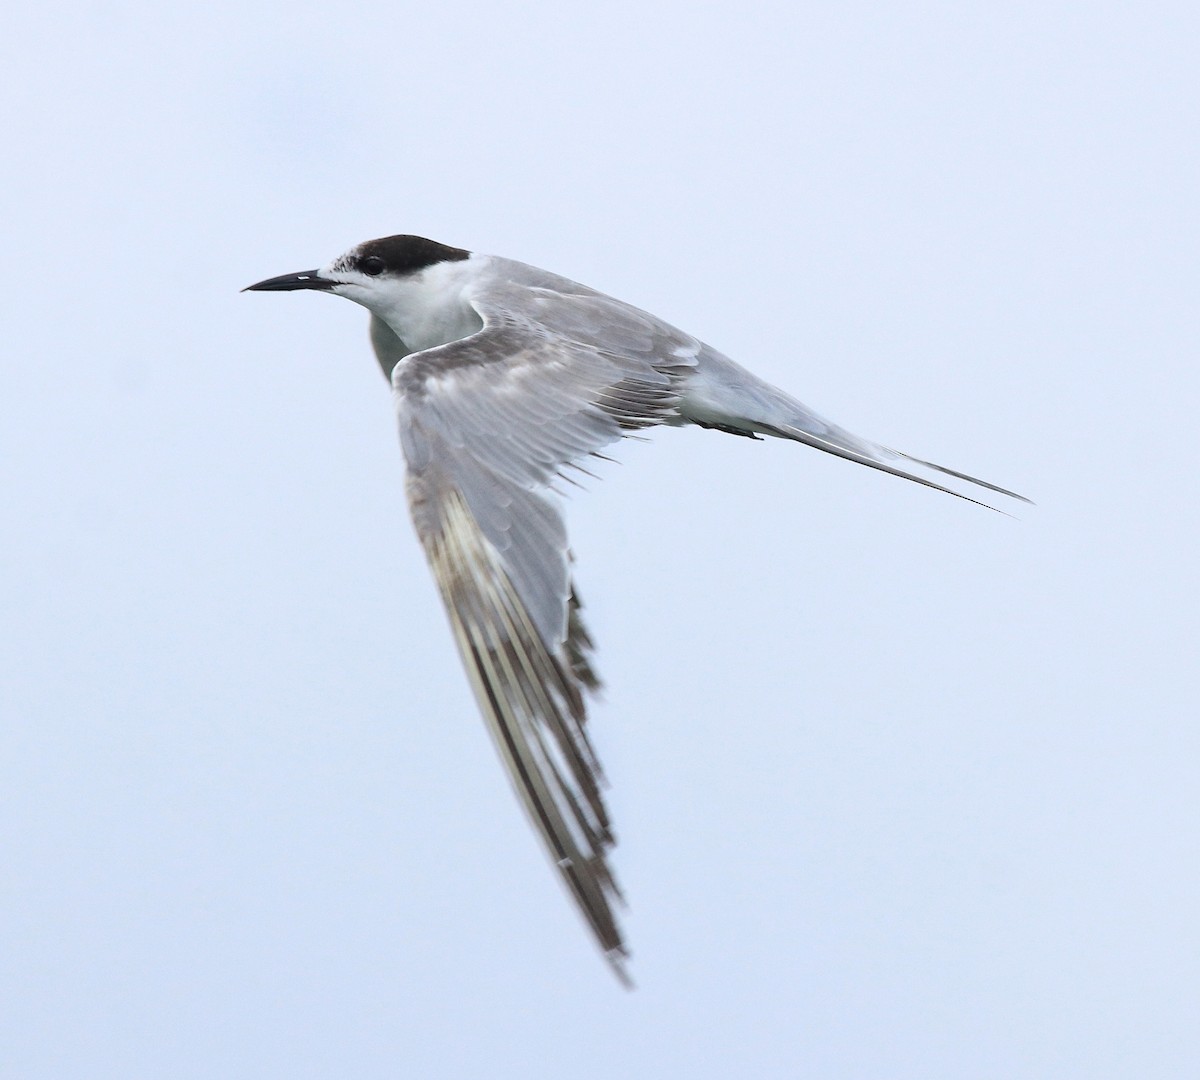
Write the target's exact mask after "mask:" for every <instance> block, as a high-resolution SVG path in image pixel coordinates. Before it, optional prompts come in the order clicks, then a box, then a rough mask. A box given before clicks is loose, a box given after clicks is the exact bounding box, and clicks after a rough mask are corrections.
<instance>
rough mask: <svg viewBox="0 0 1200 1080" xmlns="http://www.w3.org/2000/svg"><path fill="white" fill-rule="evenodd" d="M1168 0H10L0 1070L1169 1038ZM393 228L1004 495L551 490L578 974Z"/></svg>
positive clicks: (1104, 1046)
mask: <svg viewBox="0 0 1200 1080" xmlns="http://www.w3.org/2000/svg"><path fill="white" fill-rule="evenodd" d="M1198 32H1200V18H1198V16H1197V14H1196V9H1195V6H1194V5H1192V4H1186V5H1185V4H1182V3H1180V4H1175V5H1171V4H1162V3H1158V4H1156V3H1151V4H1148V5H1147V4H1140V5H1133V4H1115V3H1112V4H1108V3H1101V4H1095V3H1091V4H1084V3H1078V4H1072V3H1063V2H1053V0H1051V2H1050V3H1046V2H1040V3H1036V4H1035V3H1021V4H1008V5H992V6H991V7H990V8H989V7H988V6H981V5H970V6H964V5H955V4H941V5H937V4H932V5H931V4H911V3H901V4H895V3H891V4H862V3H849V4H848V3H838V4H832V3H821V4H815V5H814V4H805V5H801V6H799V8H797V6H796V5H791V4H787V5H785V4H779V5H776V6H770V5H759V6H754V5H750V6H747V5H745V4H736V5H735V4H726V5H717V6H710V7H707V8H703V9H697V8H696V7H695V6H694V5H690V4H682V3H680V4H672V5H661V6H658V7H655V6H653V5H646V4H628V3H609V4H605V5H592V6H591V7H589V8H588V9H587V10H584V9H583V6H582V5H574V6H572V5H563V4H552V5H551V4H547V5H483V4H461V3H453V2H450V3H442V4H420V5H415V4H404V3H388V4H362V5H357V6H350V7H347V6H346V5H334V4H328V3H325V4H312V3H304V2H292V3H287V4H283V3H246V2H242V0H239V2H238V3H220V2H218V3H215V4H205V5H183V6H180V5H168V6H165V7H163V8H161V9H158V8H151V7H149V6H145V5H130V4H122V3H117V4H115V5H106V6H103V7H98V6H91V7H88V6H83V5H71V4H68V5H49V6H41V7H39V8H38V9H37V10H36V11H34V10H32V9H31V8H30V7H29V6H26V7H25V8H24V9H23V10H22V11H20V12H19V13H12V14H10V15H9V16H8V18H7V22H6V30H5V34H4V37H3V41H2V42H0V71H2V72H3V75H2V76H0V78H3V80H4V82H5V99H6V101H7V102H8V103H9V107H8V108H7V109H6V110H5V113H4V116H3V119H0V125H2V129H3V142H4V146H5V148H6V153H5V154H4V155H3V157H2V158H0V177H2V180H3V189H4V192H5V206H6V210H7V212H6V213H5V215H4V221H3V224H2V225H0V235H2V236H3V251H4V259H5V272H4V276H5V278H6V281H7V285H6V289H5V301H4V306H5V319H4V325H5V327H6V331H7V337H8V340H7V341H6V344H5V348H4V357H5V359H4V361H3V365H4V382H3V385H4V390H3V394H2V395H0V469H2V472H0V497H2V499H3V504H4V507H5V510H4V513H3V517H2V518H0V565H2V566H3V568H4V569H3V573H2V574H0V609H2V610H3V623H4V638H5V640H4V645H3V648H2V649H0V714H2V715H0V859H2V861H3V865H4V867H5V870H4V873H3V875H2V877H0V933H2V938H3V942H4V944H3V946H2V949H3V958H2V960H0V1001H2V1003H3V1004H2V1006H0V1073H3V1075H5V1076H12V1077H14V1078H17V1077H19V1078H21V1080H48V1078H60V1077H61V1078H72V1080H74V1078H78V1077H87V1078H89V1080H91V1078H109V1077H112V1078H121V1080H129V1078H141V1077H147V1078H155V1080H157V1078H161V1077H171V1078H172V1080H175V1078H208V1077H221V1078H223V1080H226V1078H228V1080H234V1078H243V1077H245V1078H260V1077H281V1078H288V1080H301V1078H309V1077H312V1078H317V1077H322V1078H324V1077H330V1078H335V1077H336V1078H344V1077H354V1078H356V1080H358V1078H376V1077H378V1078H384V1077H389V1078H390V1077H397V1076H404V1077H422V1078H424V1077H430V1078H437V1080H440V1078H451V1080H457V1078H478V1077H492V1076H494V1077H510V1076H511V1077H522V1078H534V1077H536V1078H541V1077H546V1078H549V1077H554V1078H558V1080H561V1078H567V1077H570V1078H571V1080H593V1078H596V1080H600V1078H609V1077H643V1076H644V1077H685V1076H686V1077H689V1078H701V1080H708V1078H713V1080H716V1078H726V1077H731V1076H749V1077H755V1078H776V1077H778V1078H793V1077H799V1076H804V1077H822V1078H825V1077H830V1078H859V1077H862V1078H868V1077H869V1078H876V1077H888V1078H889V1080H893V1078H912V1080H930V1078H940V1077H946V1078H955V1080H958V1078H972V1080H973V1078H982V1077H996V1078H1003V1080H1013V1078H1025V1077H1053V1078H1056V1080H1061V1078H1067V1077H1069V1078H1086V1080H1101V1078H1109V1077H1136V1078H1139V1080H1140V1078H1145V1077H1155V1078H1166V1077H1172V1078H1173V1077H1181V1078H1184V1077H1186V1078H1191V1077H1194V1076H1196V1075H1197V1074H1198V1069H1200V1026H1198V1025H1197V1017H1198V1016H1200V991H1198V986H1200V970H1198V969H1200V961H1198V957H1200V931H1198V930H1197V911H1198V910H1200V871H1198V869H1197V855H1198V852H1200V835H1198V832H1200V830H1198V810H1200V777H1198V776H1197V771H1198V770H1197V761H1198V759H1200V737H1198V736H1197V722H1196V720H1195V714H1196V713H1197V711H1198V710H1197V708H1196V704H1195V698H1196V689H1197V686H1196V684H1197V676H1196V673H1195V667H1196V651H1197V650H1196V645H1197V641H1196V637H1197V634H1196V621H1197V616H1196V612H1197V604H1198V602H1200V596H1198V595H1197V593H1198V591H1200V590H1198V589H1197V574H1196V552H1197V539H1198V537H1197V532H1198V529H1197V517H1198V513H1197V500H1196V494H1195V493H1196V479H1195V477H1196V466H1197V452H1196V447H1195V442H1196V440H1195V435H1194V425H1195V417H1196V414H1197V405H1198V401H1197V399H1198V397H1200V395H1198V394H1197V376H1196V358H1197V355H1198V352H1200V349H1198V346H1200V341H1198V337H1200V334H1198V327H1197V318H1196V309H1197V274H1196V270H1197V224H1198V221H1200V215H1198V214H1197V209H1196V198H1197V194H1196V193H1197V190H1200V168H1198V165H1200V161H1198V157H1200V155H1198V151H1197V131H1200V116H1198V115H1197V114H1198V112H1200V104H1198V103H1200V92H1198V91H1200V85H1198V83H1200V80H1198V78H1197V75H1196V60H1195V43H1196V41H1197V35H1198ZM393 232H413V233H418V234H423V235H428V236H432V237H434V238H435V239H438V240H441V241H444V242H447V243H451V244H456V245H461V246H464V247H469V248H474V249H477V250H482V251H490V252H495V253H498V254H503V255H508V256H511V257H514V258H518V259H523V260H525V261H527V262H531V263H534V264H536V265H540V266H543V267H546V268H547V269H551V270H554V271H557V272H559V273H563V274H566V275H568V276H570V277H573V278H576V279H578V280H581V281H584V282H586V283H588V284H590V285H593V286H595V287H597V288H600V289H603V290H605V291H607V292H610V293H612V294H614V295H616V296H619V297H621V298H622V299H625V300H629V301H631V302H633V303H635V304H638V305H639V306H642V307H645V308H648V309H649V310H652V311H654V312H656V313H658V314H660V315H662V316H664V317H666V318H668V319H670V320H671V321H673V322H675V323H676V324H678V325H679V326H681V327H683V328H685V329H686V330H688V331H690V332H692V333H695V334H697V335H699V336H700V337H702V338H704V339H705V340H707V341H709V342H711V343H712V344H713V345H714V346H716V347H717V348H719V349H721V350H723V351H725V352H727V353H729V354H730V355H731V356H733V357H734V358H735V359H737V360H739V361H740V362H742V363H744V364H746V365H747V366H749V367H751V368H752V369H754V370H755V371H756V372H758V373H759V374H761V375H763V376H765V377H767V378H769V379H771V380H772V381H774V382H776V383H778V384H780V385H782V386H784V387H786V388H787V389H789V390H790V391H792V392H793V393H795V394H796V395H797V396H798V397H800V398H801V399H802V400H804V401H806V402H808V403H809V404H810V405H813V406H814V407H817V408H819V409H821V410H822V411H824V412H826V413H827V414H828V415H830V416H831V417H833V418H834V419H836V420H838V421H839V422H841V423H843V424H845V425H846V426H847V427H849V428H851V429H852V430H854V431H857V432H860V433H861V434H863V435H865V436H868V437H870V438H873V439H878V440H880V441H882V442H884V443H887V444H889V445H894V446H897V447H899V448H901V449H904V450H907V451H910V452H912V453H914V454H917V455H919V456H922V457H928V458H931V459H933V460H935V461H940V462H944V463H945V464H947V465H950V466H952V467H955V468H960V469H964V470H966V471H968V472H971V473H974V474H976V475H979V476H982V477H984V478H986V479H988V480H993V481H995V482H997V483H1000V484H1003V485H1006V486H1010V487H1013V488H1015V489H1016V490H1018V491H1022V492H1024V493H1026V494H1028V495H1029V496H1031V497H1032V498H1034V499H1036V500H1037V501H1038V504H1039V505H1038V507H1037V508H1036V509H1034V510H1031V511H1028V512H1022V513H1021V515H1020V520H1010V519H1007V518H1004V517H1001V516H999V515H996V514H991V513H988V512H986V511H984V510H980V509H978V508H975V507H971V506H968V505H966V504H964V503H961V502H958V501H956V500H953V499H950V498H947V497H944V496H938V495H935V494H933V493H931V492H928V491H924V490H921V489H919V488H917V487H915V486H914V485H910V484H905V483H902V482H900V481H897V480H893V479H890V478H888V477H884V476H881V475H878V474H873V473H871V472H869V471H867V470H865V469H860V468H855V467H853V466H850V465H848V464H846V463H844V462H840V461H836V460H833V459H830V458H827V457H823V456H821V455H818V454H815V453H812V452H811V451H808V450H805V449H804V448H800V447H796V446H791V445H783V444H778V443H770V444H755V443H751V442H749V441H747V440H741V439H734V438H729V437H725V436H721V435H718V434H715V433H709V432H699V431H688V432H674V431H666V432H660V433H657V434H655V435H654V437H653V440H652V444H651V445H633V444H631V445H628V446H625V447H622V448H620V450H619V456H620V458H621V460H622V464H621V465H618V466H609V467H607V468H606V469H605V470H604V472H605V475H604V479H603V481H602V482H600V483H597V484H593V485H592V486H591V487H592V489H591V490H590V491H589V492H587V493H586V494H584V495H581V496H579V497H578V498H575V499H573V506H572V509H571V522H572V535H573V541H574V546H575V549H576V553H577V555H578V559H579V564H578V576H579V582H580V586H581V588H582V591H583V596H584V598H585V600H586V601H587V603H588V609H589V613H590V616H591V624H592V628H593V631H594V633H595V636H596V637H597V639H598V643H599V646H600V649H601V652H600V658H599V662H600V664H601V672H602V674H603V676H604V677H605V679H606V682H607V686H608V689H607V695H606V700H605V702H604V703H603V705H602V706H601V707H600V708H598V709H597V710H596V713H595V720H594V732H595V737H596V740H597V742H598V744H599V749H600V751H601V753H602V755H603V757H604V760H605V763H606V765H607V768H608V772H609V775H610V778H611V780H612V781H613V788H612V791H611V803H612V808H613V811H614V813H615V815H616V821H617V827H618V831H619V833H620V836H621V845H620V847H619V849H618V852H617V857H616V863H617V868H618V871H619V873H620V876H621V880H622V883H623V885H624V887H625V889H626V891H627V893H628V895H629V898H630V901H631V907H630V910H629V913H628V918H627V923H626V925H627V929H628V932H629V935H630V940H631V944H632V948H633V952H634V958H633V965H632V971H633V974H634V976H635V978H636V979H637V981H638V983H639V989H638V991H637V992H636V993H634V994H627V993H624V992H622V991H621V990H620V989H619V988H618V987H617V985H616V984H615V982H614V981H613V979H612V977H611V975H610V974H609V972H608V971H607V969H606V968H605V966H604V964H603V963H602V962H601V960H600V958H599V957H598V955H597V954H596V953H595V950H594V949H593V947H592V944H591V942H590V941H589V939H588V935H587V933H586V932H585V929H584V927H583V925H582V923H581V922H580V920H579V919H578V917H577V915H576V914H575V912H574V911H573V909H572V907H571V905H570V904H569V902H568V901H567V899H566V897H565V896H564V895H563V894H562V892H561V891H560V889H559V887H558V886H557V885H556V883H555V881H554V878H553V874H552V872H551V870H550V869H549V868H548V866H547V865H546V864H545V860H544V858H543V856H542V853H541V850H540V848H539V846H538V844H537V841H536V840H535V838H534V836H533V834H532V831H531V830H530V829H529V828H528V826H527V824H526V822H525V821H524V820H523V818H522V815H521V812H520V810H519V808H518V806H517V804H516V801H515V799H514V798H513V797H512V795H511V793H510V791H509V790H508V786H507V783H506V781H505V779H504V777H503V774H502V771H501V769H500V767H499V765H498V762H497V761H496V759H495V754H494V753H493V750H492V748H491V746H490V745H489V742H488V739H487V737H486V734H485V732H484V729H483V726H482V723H481V722H480V721H479V720H478V717H477V715H476V712H475V708H474V705H473V702H472V701H471V699H470V694H469V691H468V689H467V686H466V682H465V679H464V678H463V676H462V674H461V672H460V669H459V665H458V660H457V657H456V656H455V654H454V650H453V647H452V644H451V641H450V637H449V633H448V630H447V628H446V625H445V621H444V618H443V615H442V612H441V609H440V606H439V603H438V600H437V598H436V595H435V592H434V588H433V585H432V584H431V582H430V580H429V577H428V574H427V572H426V569H425V565H424V560H423V558H422V556H421V554H420V552H419V549H418V547H417V544H416V542H415V540H414V538H413V536H412V532H411V529H410V526H409V523H408V519H407V512H406V508H405V506H404V499H403V490H402V463H401V458H400V453H399V449H398V446H397V440H396V435H395V430H394V428H395V425H394V419H393V416H392V412H391V402H390V396H389V393H388V389H387V387H386V384H385V383H384V382H383V381H382V379H381V378H380V376H379V373H378V370H377V369H376V367H375V364H374V361H373V359H372V358H371V356H370V354H369V352H368V347H367V342H366V318H365V314H364V313H363V312H362V311H361V310H359V309H357V308H355V307H354V306H353V305H351V304H347V303H344V302H342V301H337V302H333V301H330V300H328V299H325V298H321V297H314V296H305V295H300V296H284V297H280V296H258V295H247V296H242V295H239V293H238V290H239V289H240V288H241V287H242V286H244V285H246V284H248V283H250V282H253V281H257V280H259V279H260V278H263V277H266V276H269V275H274V274H279V273H284V272H288V271H293V270H301V269H306V268H309V267H312V266H316V265H318V264H320V263H322V262H323V261H325V260H326V259H328V258H329V257H330V256H332V255H335V254H337V253H338V252H340V251H342V250H343V249H345V248H346V247H348V246H349V245H350V244H352V243H355V242H357V241H359V240H363V239H366V238H368V237H373V236H379V235H385V234H388V233H393Z"/></svg>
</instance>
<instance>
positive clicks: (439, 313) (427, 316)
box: [352, 256, 483, 352]
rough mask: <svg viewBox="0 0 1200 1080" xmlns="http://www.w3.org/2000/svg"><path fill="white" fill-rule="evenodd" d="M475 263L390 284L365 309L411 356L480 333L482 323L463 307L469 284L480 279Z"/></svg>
mask: <svg viewBox="0 0 1200 1080" xmlns="http://www.w3.org/2000/svg"><path fill="white" fill-rule="evenodd" d="M474 260H475V256H472V257H471V258H469V259H457V260H454V261H452V262H443V263H437V264H436V265H434V266H430V267H427V268H426V269H424V270H421V271H418V272H417V273H416V274H413V275H411V276H410V277H406V278H404V279H402V280H397V281H390V282H388V287H387V288H385V289H380V290H379V291H378V292H377V293H375V294H374V295H372V296H370V297H369V298H368V300H367V301H366V304H365V306H366V307H368V308H369V309H370V310H371V311H372V312H373V313H374V314H375V315H376V316H378V317H379V318H380V319H382V320H383V321H384V322H385V323H387V325H388V326H390V327H391V328H392V330H393V331H394V332H395V334H396V336H397V337H399V338H400V340H401V341H403V342H404V344H405V345H406V346H407V347H408V348H409V349H410V350H411V351H413V352H420V351H421V350H423V349H432V348H433V347H434V346H436V345H445V344H446V343H447V342H451V341H458V340H459V339H460V338H465V337H469V336H470V335H471V334H474V333H477V332H478V331H479V330H482V329H483V320H482V319H481V318H480V317H479V313H478V312H477V311H476V310H475V309H474V308H473V307H472V306H471V305H470V303H469V302H468V293H469V286H470V283H471V282H472V281H473V280H474V279H475V277H476V276H477V275H478V273H479V267H478V265H476V266H472V265H471V264H472V262H474ZM352 298H353V297H352Z"/></svg>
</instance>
